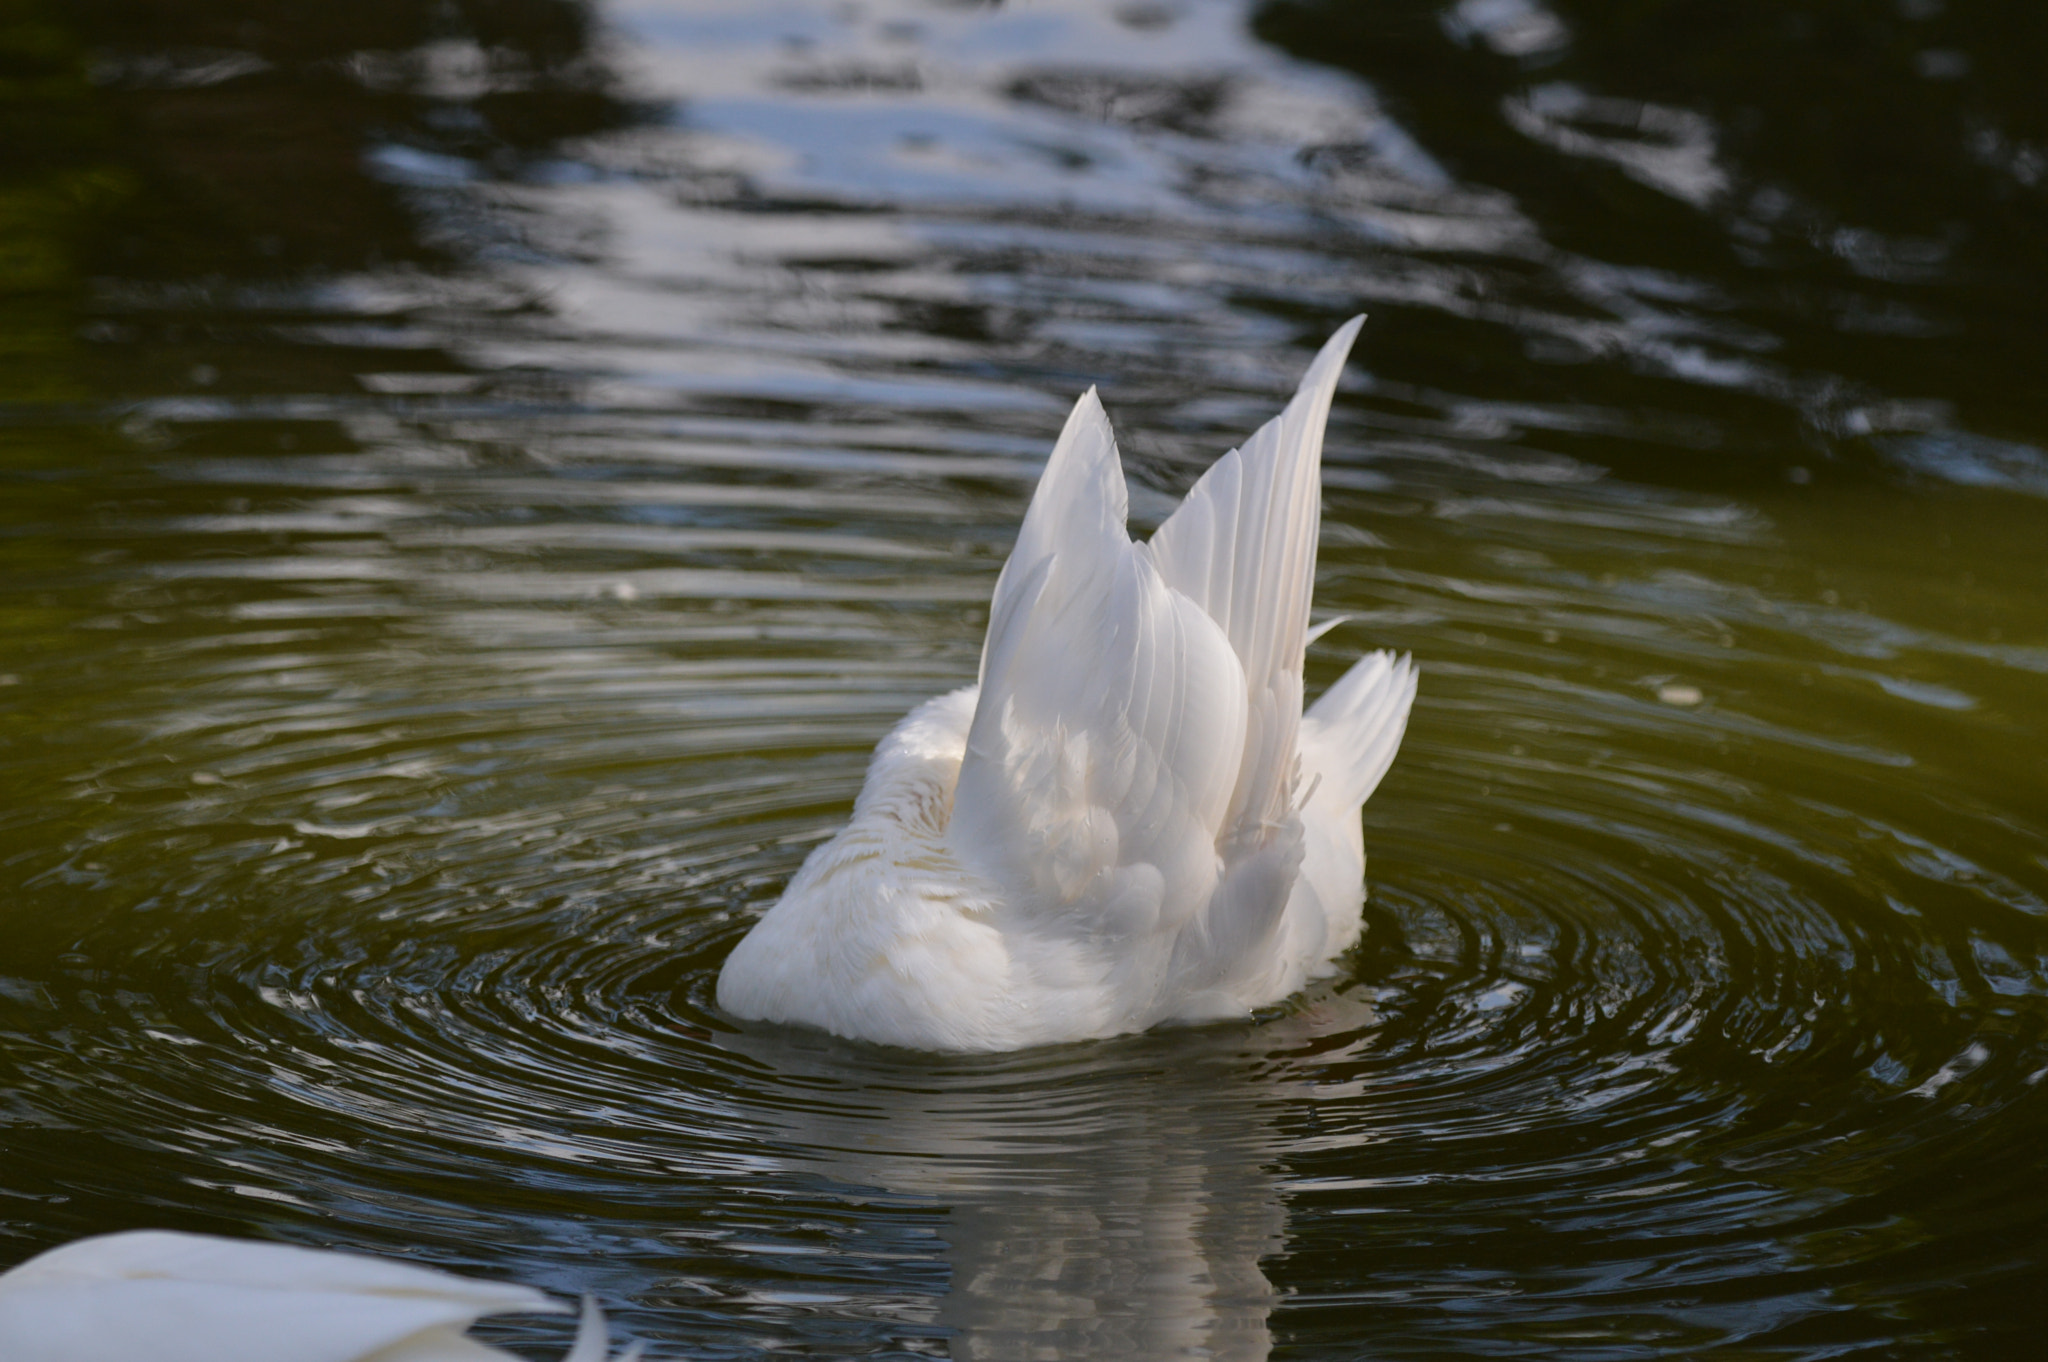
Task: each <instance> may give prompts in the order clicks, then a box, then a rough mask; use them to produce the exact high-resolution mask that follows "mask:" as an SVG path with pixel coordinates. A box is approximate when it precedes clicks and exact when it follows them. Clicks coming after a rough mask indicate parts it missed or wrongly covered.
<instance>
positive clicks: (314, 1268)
mask: <svg viewBox="0 0 2048 1362" xmlns="http://www.w3.org/2000/svg"><path fill="white" fill-rule="evenodd" d="M566 1309H568V1307H567V1306H564V1305H561V1304H558V1303H557V1302H555V1301H552V1300H550V1299H549V1298H548V1297H546V1296H544V1295H542V1294H541V1293H540V1292H538V1291H534V1290H531V1289H529V1288H527V1287H523V1286H510V1285H505V1284H502V1283H497V1282H480V1281H473V1280H471V1279H469V1278H466V1277H458V1276H455V1275H453V1274H452V1273H447V1272H440V1271H436V1270H434V1269H432V1268H425V1267H416V1266H413V1265H411V1264H407V1263H394V1262H391V1261H389V1260H387V1259H381V1258H370V1257H365V1256H363V1255H361V1254H354V1253H335V1252H330V1251H327V1250H323V1249H311V1248H298V1247H295V1246H292V1245H288V1244H266V1243H256V1242H252V1241H249V1240H242V1239H224V1238H219V1237H216V1236H214V1235H204V1234H183V1233H179V1232H176V1231H171V1230H134V1231H129V1232H127V1233H123V1234H106V1235H98V1236H95V1237H93V1238H90V1239H79V1240H75V1241H74V1242H72V1243H69V1244H65V1245H62V1246H61V1247H58V1248H54V1249H51V1250H50V1251H49V1252H47V1253H44V1254H42V1255H40V1256H38V1257H35V1258H31V1259H30V1260H29V1261H28V1262H26V1263H23V1264H21V1265H20V1266H19V1267H16V1268H14V1269H13V1270H12V1271H9V1272H7V1273H4V1274H0V1358H4V1359H6V1362H143V1360H144V1359H147V1362H518V1359H516V1358H514V1357H513V1355H512V1354H510V1353H507V1352H504V1351H501V1350H500V1349H497V1348H491V1347H486V1346H485V1345H484V1344H482V1343H479V1342H477V1341H476V1340H474V1339H472V1338H469V1337H467V1336H465V1334H464V1332H463V1331H464V1330H466V1329H467V1328H468V1327H469V1326H470V1325H471V1324H474V1323H475V1322H476V1321H477V1320H478V1319H480V1318H482V1317H483V1316H485V1315H497V1314H509V1313H519V1312H528V1311H542V1312H561V1311H563V1310H566ZM605 1352H606V1345H605V1327H604V1316H603V1314H602V1313H601V1312H600V1311H599V1310H598V1309H597V1306H596V1305H595V1303H593V1302H591V1301H589V1300H588V1299H586V1300H585V1301H584V1306H583V1320H582V1325H581V1327H580V1328H579V1329H578V1330H577V1334H576V1343H575V1346H574V1347H572V1348H571V1349H570V1351H569V1354H568V1356H567V1357H565V1358H564V1359H563V1362H605ZM638 1356H639V1349H638V1348H637V1347H635V1348H633V1349H632V1350H630V1351H629V1352H628V1353H627V1354H626V1355H625V1356H624V1357H622V1358H621V1359H620V1362H632V1359H633V1358H636V1357H638Z"/></svg>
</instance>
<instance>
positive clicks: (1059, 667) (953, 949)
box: [718, 317, 1415, 1051]
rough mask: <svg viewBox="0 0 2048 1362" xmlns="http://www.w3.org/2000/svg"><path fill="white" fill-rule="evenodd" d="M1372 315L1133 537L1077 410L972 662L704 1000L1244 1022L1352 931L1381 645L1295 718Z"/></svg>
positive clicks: (996, 1019) (1375, 758)
mask: <svg viewBox="0 0 2048 1362" xmlns="http://www.w3.org/2000/svg"><path fill="white" fill-rule="evenodd" d="M1363 321H1364V318H1362V317H1360V318H1354V319H1353V320H1351V321H1350V322H1348V323H1347V324H1346V325H1345V326H1344V327H1343V328H1342V329H1341V330H1339V331H1338V332H1337V334H1336V335H1335V336H1333V337H1332V338H1331V339H1330V341H1329V343H1328V344H1327V345H1325V346H1324V347H1323V349H1322V353H1321V354H1319V355H1317V357H1316V360H1315V363H1314V364H1313V365H1311V366H1310V368H1309V371H1308V375H1307V377H1306V378H1304V379H1303V380H1302V383H1301V388H1300V390H1299V391H1297V392H1296V393H1295V395H1294V400H1293V401H1291V402H1290V403H1288V405H1287V409H1286V410H1285V411H1284V412H1282V413H1281V414H1280V416H1278V417H1277V418H1275V419H1274V420H1272V421H1270V422H1268V423H1267V424H1266V425H1265V426H1264V427H1262V428H1261V429H1260V430H1259V432H1258V433H1257V434H1256V435H1254V436H1253V437H1252V438H1251V440H1250V441H1249V442H1248V443H1247V444H1246V445H1245V446H1244V447H1243V448H1242V449H1241V450H1233V451H1231V452H1230V453H1229V454H1226V455H1224V456H1223V458H1222V459H1220V460H1218V461H1217V463H1216V464H1215V466H1214V467H1212V468H1210V469H1209V471H1208V472H1207V473H1205V474H1204V475H1203V476H1202V478H1201V480H1200V481H1199V482H1197V483H1196V484H1195V487H1194V489H1193V490H1192V491H1191V492H1189V493H1188V497H1187V500H1186V501H1184V502H1183V503H1182V504H1181V505H1180V507H1179V508H1178V509H1177V510H1176V511H1175V512H1174V514H1173V515H1172V517H1171V518H1170V519H1168V520H1167V522H1166V523H1165V524H1164V525H1162V526H1160V527H1159V530H1158V532H1157V533H1155V534H1154V535H1153V536H1152V539H1151V541H1150V542H1149V543H1144V544H1137V543H1133V542H1132V541H1131V537H1130V535H1129V533H1128V532H1127V531H1126V530H1125V527H1124V520H1125V512H1126V506H1127V499H1128V498H1127V491H1126V488H1125V485H1124V477H1123V469H1122V466H1121V465H1120V464H1119V463H1118V460H1117V452H1116V441H1115V437H1114V436H1113V435H1112V434H1111V432H1110V428H1109V419H1108V417H1107V416H1105V415H1104V414H1103V410H1102V404H1101V402H1100V401H1099V400H1098V399H1097V398H1096V395H1095V391H1094V390H1093V389H1092V388H1091V389H1090V390H1089V391H1088V392H1087V394H1086V395H1084V396H1083V397H1082V398H1081V400H1080V401H1079V402H1078V403H1076V404H1075V407H1074V411H1073V414H1072V415H1071V416H1070V417H1068V418H1067V424H1066V429H1065V430H1064V431H1062V432H1061V434H1060V438H1059V442H1058V443H1057V444H1056V445H1055V446H1054V447H1053V452H1052V458H1051V460H1050V461H1049V462H1048V463H1047V464H1046V468H1045V472H1044V474H1043V475H1042V476H1041V478H1040V480H1039V483H1038V490H1037V491H1036V492H1035V493H1034V494H1033V496H1032V499H1031V506H1030V509H1029V510H1028V511H1027V512H1026V513H1025V516H1024V524H1023V528H1022V529H1021V530H1020V531H1019V532H1018V536H1017V543H1016V547H1015V548H1014V549H1013V550H1012V551H1011V554H1010V561H1009V562H1008V563H1007V564H1006V565H1005V566H1004V568H1003V571H1002V575H1001V576H1000V577H999V578H998V579H997V581H996V589H995V598H994V600H993V601H992V602H991V603H990V606H989V624H988V638H987V641H986V642H985V643H984V644H983V648H982V656H981V679H980V683H979V685H976V686H968V687H965V688H963V689H961V690H957V691H954V692H953V693H951V694H950V695H942V696H940V697H938V698H937V699H934V700H930V701H928V702H926V703H925V704H923V705H920V706H919V707H918V708H916V709H914V710H912V711H911V712H910V714H909V715H908V716H907V717H906V718H905V719H904V720H903V721H902V722H901V723H900V724H898V725H897V726H896V728H895V730H894V731H893V732H891V733H890V734H889V736H888V737H886V738H884V739H883V740H882V743H881V746H880V747H878V748H877V749H876V751H875V755H874V759H873V761H872V763H871V764H870V765H869V767H868V774H867V783H866V785H865V786H864V787H863V788H862V790H861V793H860V797H859V799H858V800H857V801H856V802H855V804H854V809H853V819H852V822H851V823H850V824H849V825H848V826H847V827H846V829H845V830H843V831H842V832H840V833H839V834H838V835H837V836H835V837H833V838H832V839H831V840H830V841H829V842H826V843H825V844H824V845H822V846H820V847H818V848H817V849H816V850H814V851H813V852H812V853H811V855H810V857H809V858H808V859H807V860H806V861H805V862H804V864H803V866H802V868H801V869H799V870H798V871H797V873H796V876H795V877H794V878H793V879H792V880H791V881H790V883H789V887H788V889H787V890H786V891H785V892H784V894H783V896H782V899H781V901H780V902H778V903H777V904H775V906H774V907H772V908H770V909H769V910H768V912H767V913H766V914H765V915H764V916H763V917H762V918H761V920H760V921H759V922H757V923H756V924H755V925H754V928H753V930H752V931H750V932H749V933H748V934H747V936H746V938H745V939H744V940H742V941H741V942H740V944H739V945H738V946H737V947H736V948H735V949H734V950H733V953H732V955H731V957H730V958H728V959H727V961H726V963H725V967H724V970H723V971H722V972H721V973H720V975H719V978H718V1001H719V1005H720V1006H721V1007H723V1008H725V1009H726V1010H727V1011H728V1012H731V1013H733V1014H735V1015H736V1016H740V1017H745V1018H752V1019H757V1020H764V1021H778V1022H799V1023H805V1024H808V1025H811V1026H816V1027H821V1028H823V1029H824V1030H827V1031H831V1032H834V1033H836V1034H838V1035H841V1036H846V1037H850V1038H853V1039H858V1040H868V1041H877V1042H881V1043H884V1044H891V1045H902V1046H910V1047H914V1048H918V1049H927V1050H984V1051H986V1050H1009V1049H1017V1048H1021V1047H1024V1046H1028V1045H1042V1044H1049V1043H1054V1042H1062V1041H1073V1040H1082V1039H1087V1038H1091V1037H1098V1036H1111V1035H1118V1034H1121V1033H1123V1032H1129V1031H1141V1030H1144V1029H1146V1028H1147V1027H1150V1026H1154V1025H1157V1024H1159V1023H1161V1022H1167V1021H1190V1022H1192V1021H1207V1020H1212V1019H1220V1018H1224V1017H1239V1016H1243V1015H1245V1014H1246V1012H1247V1011H1249V1010H1250V1009H1251V1008H1254V1007H1259V1006H1262V1005H1264V1004H1267V1003H1271V1002H1276V1001H1278V1000H1279V999H1281V998H1284V997H1286V996H1287V995H1289V994H1290V993H1293V992H1294V991H1295V990H1296V989H1298V988H1300V987H1301V986H1302V984H1303V983H1304V982H1305V981H1307V980H1308V979H1310V978H1312V977H1316V976H1317V975H1319V974H1325V973H1328V972H1329V971H1330V962H1331V960H1332V959H1333V958H1334V957H1335V956H1336V955H1337V954H1338V953H1339V952H1341V951H1343V950H1344V949H1345V948H1347V947H1348V946H1350V945H1351V944H1352V943H1353V942H1354V941H1356V940H1357V939H1358V934H1359V931H1360V929H1361V923H1360V917H1359V909H1360V906H1361V905H1362V903H1363V902H1364V898H1365V847H1364V840H1363V836H1362V834H1361V830H1360V826H1359V806H1360V805H1361V804H1363V803H1364V802H1365V799H1366V797H1367V796H1368V795H1370V794H1371V793H1372V791H1373V788H1374V787H1375V786H1376V785H1378V784H1379V781H1380V777H1381V776H1382V775H1384V774H1385V772H1386V770H1387V767H1388V765H1389V764H1390V763H1391V762H1392V761H1393V758H1394V752H1395V749H1396V748H1397V747H1398V746H1399V745H1400V741H1401V734H1402V730H1403V728H1404V727H1405V725H1406V723H1407V718H1408V706H1409V703H1410V702H1411V701H1412V700H1413V698H1414V694H1415V676H1414V671H1413V668H1412V667H1411V666H1410V664H1409V662H1408V660H1407V659H1406V658H1402V659H1400V660H1396V659H1395V658H1394V657H1393V655H1392V654H1390V653H1374V654H1372V655H1370V656H1368V657H1366V658H1364V659H1363V660H1362V661H1360V662H1359V663H1358V664H1357V665H1356V666H1354V667H1353V668H1352V669H1351V670H1350V671H1349V672H1348V673H1346V674H1345V675H1344V677H1343V678H1342V679H1341V680H1339V681H1338V682H1337V683H1336V685H1334V686H1332V687H1331V688H1330V690H1329V691H1328V693H1327V694H1325V695H1324V696H1323V697H1322V698H1321V699H1320V700H1318V701H1317V702H1316V703H1315V705H1314V706H1313V707H1312V708H1311V709H1310V710H1309V711H1308V713H1306V714H1303V713H1302V680H1301V678H1302V655H1303V650H1304V648H1305V647H1306V646H1307V643H1308V640H1309V638H1310V637H1311V635H1310V632H1309V628H1308V613H1309V593H1310V590H1311V587H1312V585H1313V582H1314V577H1315V561H1316V538H1317V533H1318V529H1319V526H1320V523H1321V506H1320V502H1321V461H1322V446H1323V426H1324V423H1325V422H1326V420H1327V419H1328V417H1329V411H1330V399H1331V395H1332V394H1333V393H1334V392H1335V391H1336V387H1337V380H1338V377H1339V376H1340V374H1341V373H1342V371H1343V367H1344V359H1345V356H1346V355H1348V354H1349V353H1350V350H1351V343H1352V340H1353V339H1354V338H1355V337H1356V336H1357V334H1358V328H1359V326H1360V324H1361V323H1362V322H1363Z"/></svg>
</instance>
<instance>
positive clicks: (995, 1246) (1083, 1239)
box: [721, 994, 1372, 1362]
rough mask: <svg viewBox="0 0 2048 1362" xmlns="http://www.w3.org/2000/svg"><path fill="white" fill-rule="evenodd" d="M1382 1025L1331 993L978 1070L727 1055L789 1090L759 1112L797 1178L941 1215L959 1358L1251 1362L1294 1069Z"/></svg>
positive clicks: (920, 1062) (802, 1054)
mask: <svg viewBox="0 0 2048 1362" xmlns="http://www.w3.org/2000/svg"><path fill="white" fill-rule="evenodd" d="M1371 1021H1372V1016H1371V1011H1370V1008H1369V1006H1368V1005H1366V1004H1365V1003H1364V1002H1362V1001H1357V1000H1353V999H1350V998H1346V997H1344V996H1341V995H1334V994H1320V995H1317V996H1316V997H1315V999H1314V1001H1313V1002H1312V1003H1311V1004H1310V1005H1308V1006H1306V1007H1304V1008H1302V1009H1300V1010H1298V1011H1295V1012H1293V1013H1290V1014H1289V1015H1287V1016H1285V1017H1281V1018H1279V1019H1276V1020H1273V1021H1270V1022H1266V1023H1263V1024H1259V1025H1256V1026H1252V1027H1250V1028H1246V1027H1240V1026H1223V1027H1207V1028H1200V1029H1183V1030H1168V1031H1163V1032H1157V1033H1153V1034H1151V1035H1148V1036H1142V1037H1137V1038H1130V1039H1124V1040H1117V1041H1108V1042H1104V1043H1101V1044H1097V1045H1087V1046H1079V1047H1063V1048H1061V1049H1059V1050H1054V1051H1038V1052H1027V1053H1026V1054H1023V1055H1019V1056H1014V1057H1012V1056H1003V1057H996V1058H990V1059H983V1060H976V1061H973V1062H971V1063H970V1062H967V1061H961V1060H955V1059H950V1058H948V1059H929V1058H927V1057H923V1056H913V1055H912V1054H910V1053H909V1052H907V1051H896V1050H880V1049H869V1048H866V1047H861V1046H853V1045H847V1044H843V1043H840V1042H837V1041H833V1040H829V1039H826V1038H823V1037H819V1036H813V1035H809V1034H806V1033H802V1032H798V1031H795V1030H787V1031H785V1030H779V1029H766V1028H764V1029H759V1030H755V1031H751V1032H748V1033H745V1034H741V1035H734V1036H727V1037H723V1038H721V1043H723V1044H725V1045H727V1046H729V1047H730V1048H732V1049H734V1050H737V1051H740V1052H741V1053H743V1054H745V1055H746V1056H748V1057H749V1058H751V1059H752V1060H754V1061H756V1062H757V1063H759V1064H762V1065H764V1066H767V1067H768V1068H769V1069H770V1070H771V1071H772V1072H773V1073H774V1074H775V1075H776V1076H777V1077H779V1078H780V1079H782V1080H783V1085H784V1086H783V1090H782V1093H781V1094H780V1095H781V1096H783V1097H785V1098H786V1099H790V1104H789V1105H787V1106H782V1107H780V1108H779V1109H776V1110H773V1111H768V1112H762V1113H759V1115H760V1117H761V1118H762V1119H763V1120H764V1123H765V1124H766V1125H767V1126H768V1127H769V1128H771V1129H772V1130H773V1131H775V1132H776V1135H777V1137H778V1139H777V1143H786V1145H787V1148H788V1151H789V1152H788V1155H787V1158H788V1160H789V1164H790V1171H792V1172H797V1173H809V1174H812V1175H822V1176H824V1177H826V1178H829V1179H831V1180H832V1181H833V1182H835V1183H842V1184H851V1185H852V1186H855V1187H859V1188H874V1189H880V1190H882V1191H885V1192H887V1193H890V1194H892V1195H895V1196H910V1197H916V1198H919V1199H924V1200H928V1201H930V1202H931V1203H933V1204H935V1205H940V1206H944V1207H945V1208H946V1218H945V1221H944V1223H943V1225H942V1226H941V1227H940V1229H939V1233H940V1235H941V1237H942V1238H943V1239H944V1240H945V1243H946V1252H945V1254H944V1257H945V1260H946V1262H947V1263H948V1265H949V1266H950V1268H951V1282H950V1285H949V1288H948V1290H947V1293H946V1295H945V1296H944V1298H943V1299H942V1300H940V1301H939V1303H938V1306H937V1311H936V1316H935V1322H936V1323H938V1324H940V1325H942V1326H945V1327H946V1328H948V1329H950V1330H953V1331H954V1334H953V1338H952V1344H951V1348H952V1356H954V1357H955V1358H973V1359H1007V1358H1043V1357H1057V1358H1061V1359H1085V1358H1105V1359H1107V1358H1116V1359H1131V1360H1133V1362H1140V1360H1142V1359H1151V1358H1180V1357H1210V1358H1222V1359H1230V1360H1231V1362H1249V1360H1251V1359H1262V1358H1264V1357H1266V1356H1267V1355H1268V1353H1269V1352H1270V1351H1271V1348H1272V1343H1273V1340H1272V1334H1271V1331H1270V1329H1269V1328H1268V1323H1267V1321H1268V1316H1269V1315H1270V1314H1271V1312H1272V1310H1273V1308H1274V1305H1275V1303H1276V1302H1277V1299H1278V1293H1277V1292H1276V1291H1275V1289H1274V1286H1273V1284H1272V1282H1271V1281H1270V1280H1269V1279H1268V1278H1267V1276H1266V1273H1265V1271H1264V1269H1263V1267H1262V1260H1264V1259H1266V1258H1269V1257H1271V1256H1273V1255H1276V1254H1278V1253H1280V1252H1281V1251H1282V1250H1283V1248H1284V1247H1285V1245H1286V1242H1287V1208H1286V1205H1285V1202H1284V1199H1283V1193H1282V1187H1283V1180H1284V1173H1283V1170H1282V1167H1281V1165H1282V1163H1283V1161H1284V1160H1285V1158H1286V1157H1287V1154H1288V1151H1289V1146H1288V1143H1287V1139H1286V1136H1285V1134H1284V1131H1283V1128H1282V1121H1281V1119H1280V1118H1281V1116H1282V1115H1283V1114H1284V1113H1285V1111H1286V1110H1287V1109H1288V1108H1289V1107H1295V1106H1299V1105H1300V1104H1303V1103H1306V1102H1309V1101H1312V1100H1314V1096H1315V1094H1314V1085H1313V1080H1312V1075H1311V1074H1310V1073H1309V1072H1308V1071H1306V1070H1305V1069H1302V1068H1299V1067H1297V1065H1296V1064H1295V1063H1294V1062H1293V1061H1291V1060H1290V1058H1289V1057H1290V1056H1291V1055H1295V1054H1298V1053H1300V1052H1302V1051H1303V1050H1305V1049H1306V1048H1308V1043H1309V1042H1311V1041H1312V1040H1313V1039H1314V1038H1315V1037H1317V1036H1321V1035H1327V1034H1330V1033H1345V1034H1349V1035H1353V1036H1355V1035H1357V1034H1359V1033H1360V1032H1362V1031H1364V1030H1365V1029H1366V1028H1367V1027H1369V1025H1370V1024H1371ZM1322 1058H1323V1059H1325V1060H1326V1059H1327V1057H1322Z"/></svg>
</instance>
